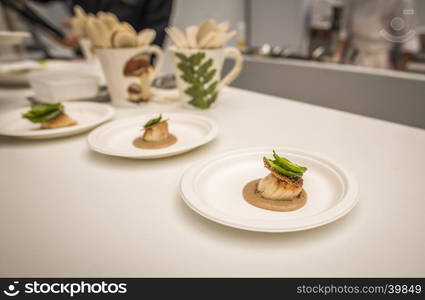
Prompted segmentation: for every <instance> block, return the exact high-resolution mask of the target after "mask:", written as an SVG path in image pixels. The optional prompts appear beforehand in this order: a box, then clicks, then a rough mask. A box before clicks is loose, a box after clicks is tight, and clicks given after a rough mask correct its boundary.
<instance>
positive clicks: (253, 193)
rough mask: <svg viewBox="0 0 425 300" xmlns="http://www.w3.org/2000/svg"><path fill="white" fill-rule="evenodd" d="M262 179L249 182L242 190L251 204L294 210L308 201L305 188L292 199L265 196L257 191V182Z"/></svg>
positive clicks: (272, 208)
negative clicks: (274, 198) (273, 198)
mask: <svg viewBox="0 0 425 300" xmlns="http://www.w3.org/2000/svg"><path fill="white" fill-rule="evenodd" d="M260 180H261V179H256V180H253V181H250V182H248V183H247V184H246V185H245V186H244V188H243V190H242V195H243V197H244V198H245V200H246V202H248V203H249V204H252V205H254V206H256V207H259V208H263V209H268V210H273V211H293V210H297V209H300V208H301V207H303V206H304V205H305V203H306V202H307V193H306V192H305V190H302V191H301V193H300V194H299V195H298V197H296V198H294V199H292V200H271V199H266V198H263V197H261V195H260V194H258V193H257V184H258V182H259V181H260Z"/></svg>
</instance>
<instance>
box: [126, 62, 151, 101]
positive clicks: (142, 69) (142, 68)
mask: <svg viewBox="0 0 425 300" xmlns="http://www.w3.org/2000/svg"><path fill="white" fill-rule="evenodd" d="M152 71H153V69H152V66H151V65H150V62H149V60H148V58H147V57H145V56H142V57H141V56H136V57H133V58H132V59H130V60H129V61H127V63H126V64H125V66H124V76H126V77H137V78H139V80H140V88H141V91H140V94H139V99H141V100H142V101H148V100H149V99H150V98H151V96H152V93H151V91H150V88H151V86H150V85H151V80H150V73H151V72H152ZM129 88H130V87H129ZM129 93H130V91H129ZM134 97H135V96H134V95H131V97H130V98H134ZM130 100H131V99H130Z"/></svg>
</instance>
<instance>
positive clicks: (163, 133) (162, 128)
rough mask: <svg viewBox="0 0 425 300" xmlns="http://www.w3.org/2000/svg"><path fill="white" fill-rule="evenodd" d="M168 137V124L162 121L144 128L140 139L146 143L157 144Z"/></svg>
mask: <svg viewBox="0 0 425 300" xmlns="http://www.w3.org/2000/svg"><path fill="white" fill-rule="evenodd" d="M168 135H169V133H168V122H167V120H164V121H161V122H158V123H156V124H154V125H152V126H149V127H147V128H145V132H144V134H143V137H142V138H143V140H145V141H147V142H158V141H162V140H165V139H167V138H168Z"/></svg>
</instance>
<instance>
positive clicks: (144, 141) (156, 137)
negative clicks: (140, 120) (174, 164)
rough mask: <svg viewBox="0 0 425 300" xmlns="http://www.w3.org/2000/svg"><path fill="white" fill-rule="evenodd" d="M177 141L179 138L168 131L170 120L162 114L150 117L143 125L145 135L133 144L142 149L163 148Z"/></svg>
mask: <svg viewBox="0 0 425 300" xmlns="http://www.w3.org/2000/svg"><path fill="white" fill-rule="evenodd" d="M176 142H177V138H176V137H175V136H174V135H173V134H171V133H170V132H169V131H168V120H163V119H162V115H161V114H160V115H159V116H158V117H156V118H153V119H150V120H149V121H148V122H146V124H145V125H144V126H143V135H142V136H140V137H137V138H136V139H135V140H134V141H133V145H134V146H135V147H137V148H140V149H162V148H165V147H169V146H171V145H173V144H175V143H176Z"/></svg>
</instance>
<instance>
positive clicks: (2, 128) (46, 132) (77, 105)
mask: <svg viewBox="0 0 425 300" xmlns="http://www.w3.org/2000/svg"><path fill="white" fill-rule="evenodd" d="M63 105H64V107H65V112H66V113H67V114H68V115H69V116H70V117H71V118H72V119H74V120H75V121H77V122H78V124H77V125H75V126H69V127H63V128H57V129H40V124H34V123H31V122H30V121H28V120H26V119H24V118H22V114H23V113H25V112H26V111H28V110H29V107H26V108H20V109H16V110H13V111H9V112H7V113H4V114H2V115H0V135H5V136H14V137H20V138H27V139H50V138H57V137H63V136H68V135H74V134H78V133H81V132H85V131H88V130H90V129H92V128H94V127H96V126H98V125H100V124H102V123H103V122H106V121H108V120H110V119H112V117H113V116H114V113H115V110H114V108H112V107H111V106H110V105H107V104H100V103H92V102H67V103H64V104H63Z"/></svg>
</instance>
